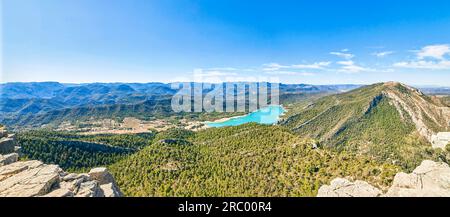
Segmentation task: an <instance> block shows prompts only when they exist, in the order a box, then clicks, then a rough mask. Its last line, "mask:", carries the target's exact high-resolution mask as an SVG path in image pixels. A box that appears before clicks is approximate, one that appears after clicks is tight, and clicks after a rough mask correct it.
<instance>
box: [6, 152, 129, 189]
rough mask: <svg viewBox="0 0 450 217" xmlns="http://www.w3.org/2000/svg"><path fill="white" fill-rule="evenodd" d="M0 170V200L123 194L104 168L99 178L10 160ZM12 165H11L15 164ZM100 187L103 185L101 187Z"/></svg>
mask: <svg viewBox="0 0 450 217" xmlns="http://www.w3.org/2000/svg"><path fill="white" fill-rule="evenodd" d="M1 157H4V156H1ZM10 159H12V160H10V161H7V162H8V164H7V165H3V166H1V167H0V197H36V196H45V197H72V196H75V197H104V196H108V197H120V196H122V193H121V192H120V190H119V188H118V187H117V185H116V184H115V181H114V179H104V178H103V177H111V178H112V175H111V174H110V173H109V172H108V171H107V170H106V169H104V168H100V169H93V170H101V171H102V173H101V176H90V175H89V174H74V173H70V174H68V173H66V172H64V171H63V170H62V169H61V168H60V167H59V166H57V165H47V164H43V163H42V162H40V161H35V160H32V161H17V157H15V158H10ZM14 160H15V162H11V161H14ZM100 183H102V184H100Z"/></svg>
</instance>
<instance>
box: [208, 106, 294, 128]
mask: <svg viewBox="0 0 450 217" xmlns="http://www.w3.org/2000/svg"><path fill="white" fill-rule="evenodd" d="M271 107H278V108H280V109H281V112H280V114H278V117H277V120H276V122H274V123H273V124H277V123H278V121H279V120H280V118H281V116H283V115H285V114H286V112H287V110H286V108H284V106H283V104H280V105H269V106H267V107H264V108H260V109H257V110H255V111H253V112H250V113H248V114H245V115H238V116H233V117H227V118H220V119H217V120H214V121H206V122H204V124H205V126H207V127H208V128H210V127H218V126H211V124H212V125H214V124H223V123H225V122H227V121H232V120H235V119H239V118H245V117H248V116H249V115H251V114H255V113H258V112H261V111H262V110H264V109H270V108H271ZM249 122H254V121H249ZM244 123H247V122H244ZM261 124H266V123H261ZM238 125H240V124H238ZM231 126H233V125H231Z"/></svg>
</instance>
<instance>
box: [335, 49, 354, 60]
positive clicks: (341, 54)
mask: <svg viewBox="0 0 450 217" xmlns="http://www.w3.org/2000/svg"><path fill="white" fill-rule="evenodd" d="M344 50H345V49H344ZM330 54H331V55H335V56H338V57H341V58H344V59H352V58H353V57H355V55H353V54H351V53H344V52H330Z"/></svg>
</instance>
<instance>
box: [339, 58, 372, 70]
mask: <svg viewBox="0 0 450 217" xmlns="http://www.w3.org/2000/svg"><path fill="white" fill-rule="evenodd" d="M337 64H339V65H341V68H340V69H339V70H338V71H339V72H344V73H358V72H364V71H376V70H375V69H371V68H365V67H362V66H359V65H357V64H356V63H355V62H353V61H352V60H347V61H339V62H337Z"/></svg>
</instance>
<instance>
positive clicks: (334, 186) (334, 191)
mask: <svg viewBox="0 0 450 217" xmlns="http://www.w3.org/2000/svg"><path fill="white" fill-rule="evenodd" d="M381 193H382V192H381V191H380V190H379V189H378V188H375V187H373V186H372V185H370V184H369V183H367V182H363V181H356V182H350V181H349V180H347V179H343V178H336V179H334V180H333V181H331V184H330V185H324V186H322V187H320V189H319V193H318V195H317V196H319V197H377V196H380V195H381Z"/></svg>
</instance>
